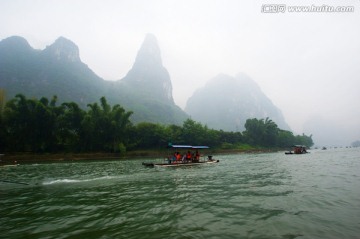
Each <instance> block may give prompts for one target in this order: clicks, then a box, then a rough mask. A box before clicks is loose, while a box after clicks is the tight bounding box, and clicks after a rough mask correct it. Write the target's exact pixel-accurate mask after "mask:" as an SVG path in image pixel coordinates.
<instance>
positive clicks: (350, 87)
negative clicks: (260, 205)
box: [0, 0, 360, 146]
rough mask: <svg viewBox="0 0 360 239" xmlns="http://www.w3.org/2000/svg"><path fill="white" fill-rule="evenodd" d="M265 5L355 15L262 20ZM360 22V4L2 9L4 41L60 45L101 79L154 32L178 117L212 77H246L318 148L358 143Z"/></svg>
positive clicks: (98, 2) (119, 73)
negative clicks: (346, 9)
mask: <svg viewBox="0 0 360 239" xmlns="http://www.w3.org/2000/svg"><path fill="white" fill-rule="evenodd" d="M270 3H275V4H286V5H287V6H295V5H297V6H311V5H315V6H322V5H327V6H335V7H336V6H354V9H355V12H352V13H324V12H323V13H304V12H298V13H290V12H288V11H285V12H284V13H262V10H261V9H262V6H263V5H264V4H270ZM359 23H360V1H358V0H350V1H347V0H344V1H340V0H338V1H331V0H330V1H329V0H326V1H325V0H324V1H318V0H312V1H299V0H292V1H278V0H277V1H272V0H256V1H253V0H248V1H239V0H233V1H232V0H231V1H230V0H203V1H196V0H195V1H190V0H183V1H180V0H179V1H175V0H148V1H146V0H76V1H72V0H28V1H25V0H0V40H2V39H4V38H7V37H10V36H13V35H18V36H22V37H24V38H26V39H27V40H28V41H29V43H30V45H31V46H32V47H33V48H36V49H44V48H45V47H46V46H47V45H50V44H52V43H53V42H54V41H55V40H56V39H57V38H58V37H59V36H64V37H66V38H68V39H70V40H72V41H73V42H74V43H75V44H77V45H78V46H79V49H80V58H81V60H82V61H83V62H84V63H85V64H87V65H88V66H89V67H90V68H91V69H92V70H93V71H94V72H95V73H96V74H97V75H99V76H100V77H102V78H104V79H105V80H118V79H121V78H123V77H124V76H125V75H126V73H127V72H128V71H129V70H130V69H131V66H132V64H133V63H134V60H135V57H136V53H137V51H138V50H139V48H140V45H141V43H142V42H143V40H144V37H145V35H146V34H147V33H153V34H154V35H155V36H156V37H157V39H158V41H159V45H160V49H161V53H162V60H163V65H164V66H165V68H167V70H168V71H169V73H170V77H171V80H172V84H173V96H174V100H175V102H176V103H177V104H178V105H179V106H180V107H181V108H184V107H185V104H186V101H187V99H188V98H189V97H190V96H191V95H192V94H193V92H194V91H195V90H196V89H197V88H199V87H202V86H204V85H205V83H206V81H208V80H210V79H211V78H213V77H215V76H216V75H217V74H219V73H225V74H229V75H236V74H237V73H238V72H244V73H246V74H247V75H249V76H250V77H252V78H253V79H254V80H255V81H256V82H257V83H258V84H259V86H260V88H261V89H262V90H263V92H264V93H265V94H266V95H267V96H268V97H269V98H270V99H271V100H272V101H273V103H274V104H275V105H276V106H277V107H279V108H280V109H281V110H282V112H283V114H284V117H285V120H286V122H287V123H288V124H289V125H290V127H291V129H292V130H293V131H294V133H296V134H301V133H305V134H311V133H312V134H313V135H314V137H313V138H314V141H315V143H316V145H319V146H321V145H324V144H326V145H329V146H331V144H333V145H349V144H350V143H351V142H352V141H355V140H359V139H360V107H359V106H360V103H359V102H360V67H359V63H360V25H359ZM331 132H333V133H334V134H332V133H331Z"/></svg>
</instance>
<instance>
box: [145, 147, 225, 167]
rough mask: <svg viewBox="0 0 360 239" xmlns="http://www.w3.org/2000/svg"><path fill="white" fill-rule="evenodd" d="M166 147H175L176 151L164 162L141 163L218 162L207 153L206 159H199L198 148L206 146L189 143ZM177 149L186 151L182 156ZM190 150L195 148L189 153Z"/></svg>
mask: <svg viewBox="0 0 360 239" xmlns="http://www.w3.org/2000/svg"><path fill="white" fill-rule="evenodd" d="M168 148H172V149H175V150H176V152H175V153H174V155H173V156H171V157H168V158H166V159H165V162H164V163H153V162H143V163H142V165H144V166H146V167H155V166H158V167H183V166H196V165H204V164H213V163H219V162H220V161H219V160H216V159H213V157H212V155H208V156H207V158H206V159H203V160H201V159H200V154H199V152H198V150H200V149H208V148H209V147H208V146H191V145H171V144H170V145H169V146H168ZM179 149H187V150H188V152H187V153H185V154H184V155H183V156H181V154H180V153H179V152H178V150H179ZM191 150H196V152H195V153H191Z"/></svg>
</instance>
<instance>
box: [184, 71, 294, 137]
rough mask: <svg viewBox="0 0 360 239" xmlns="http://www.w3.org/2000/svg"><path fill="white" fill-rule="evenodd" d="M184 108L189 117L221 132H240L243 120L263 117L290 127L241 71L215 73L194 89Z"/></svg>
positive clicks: (283, 126) (254, 83)
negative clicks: (215, 74) (234, 75)
mask: <svg viewBox="0 0 360 239" xmlns="http://www.w3.org/2000/svg"><path fill="white" fill-rule="evenodd" d="M185 111H186V112H187V113H188V114H189V115H190V116H191V117H192V119H193V120H196V121H200V122H203V123H205V124H207V125H208V126H209V127H210V128H214V129H222V130H225V131H243V130H244V129H245V128H244V124H245V122H246V120H247V119H249V118H258V119H261V118H266V117H269V118H270V119H271V120H273V121H274V122H275V123H276V124H277V125H278V127H279V128H281V129H285V130H290V128H289V126H288V125H287V123H286V122H285V120H284V117H283V115H282V113H281V111H280V110H279V109H278V108H277V107H276V106H275V105H274V104H273V103H272V102H271V100H270V99H269V98H268V97H267V96H266V95H265V94H264V93H263V92H262V91H261V89H260V87H259V86H258V85H257V84H256V82H255V81H253V80H252V79H251V78H250V77H249V76H247V75H245V74H238V75H237V76H236V77H232V76H229V75H225V74H219V75H218V76H216V77H215V78H213V79H211V80H210V81H208V82H207V84H206V85H205V86H204V87H203V88H201V89H198V90H197V91H195V93H194V94H193V95H192V96H191V97H190V98H189V100H188V101H187V104H186V107H185Z"/></svg>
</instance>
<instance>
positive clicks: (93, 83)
mask: <svg viewBox="0 0 360 239" xmlns="http://www.w3.org/2000/svg"><path fill="white" fill-rule="evenodd" d="M0 88H3V89H4V90H5V91H6V95H7V98H8V99H10V98H13V97H14V96H15V95H16V94H18V93H22V94H24V95H25V96H27V97H38V98H39V97H42V96H45V97H48V98H51V97H52V96H53V95H57V96H58V99H59V100H60V101H61V102H68V101H73V102H76V103H78V104H79V105H80V106H82V107H83V108H85V107H86V105H87V104H89V103H93V102H98V101H99V99H100V97H101V96H105V97H106V98H107V99H108V101H109V102H110V103H111V104H120V105H122V106H123V107H124V108H126V109H127V110H132V111H133V112H134V114H133V116H132V121H133V122H141V121H147V122H155V123H165V124H169V123H171V124H172V123H174V124H180V123H182V122H183V120H185V119H186V118H187V115H186V113H185V112H184V111H182V110H181V109H180V108H179V107H178V106H176V105H175V103H174V100H173V97H172V86H171V80H170V76H169V74H168V72H167V70H166V69H165V68H164V67H163V65H162V61H161V55H160V49H159V47H158V44H157V40H156V38H155V37H154V36H153V35H151V34H149V35H147V36H146V38H145V41H144V43H143V45H142V46H141V48H140V50H139V52H138V55H137V57H136V60H135V63H134V66H133V67H132V69H131V70H130V71H129V73H128V74H127V75H126V76H125V77H124V78H123V79H122V80H119V81H116V82H110V81H105V80H104V79H102V78H101V77H99V76H97V75H96V74H95V73H94V72H93V71H92V70H91V69H90V68H89V67H88V66H87V65H86V64H84V63H83V62H81V60H80V57H79V48H78V47H77V46H76V45H75V44H74V43H73V42H72V41H70V40H68V39H65V38H64V37H60V38H58V39H57V40H56V41H55V42H54V43H53V44H52V45H50V46H47V47H46V48H45V49H44V50H35V49H33V48H32V47H31V46H30V45H29V43H28V42H27V41H26V40H25V39H24V38H22V37H18V36H13V37H9V38H6V39H4V40H2V41H0Z"/></svg>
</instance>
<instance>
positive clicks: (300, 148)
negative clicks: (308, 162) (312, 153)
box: [285, 145, 308, 154]
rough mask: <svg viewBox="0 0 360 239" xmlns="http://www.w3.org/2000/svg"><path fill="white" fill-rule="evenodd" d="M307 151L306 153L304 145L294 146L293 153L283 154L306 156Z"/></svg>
mask: <svg viewBox="0 0 360 239" xmlns="http://www.w3.org/2000/svg"><path fill="white" fill-rule="evenodd" d="M306 153H308V151H306V146H304V145H294V146H293V151H291V150H290V151H289V152H285V154H306Z"/></svg>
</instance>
